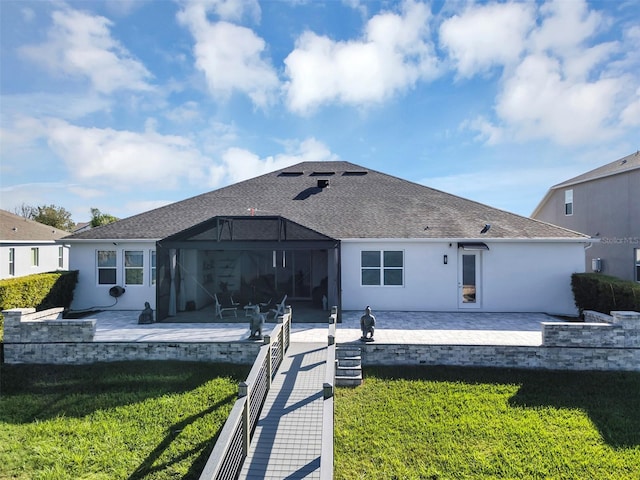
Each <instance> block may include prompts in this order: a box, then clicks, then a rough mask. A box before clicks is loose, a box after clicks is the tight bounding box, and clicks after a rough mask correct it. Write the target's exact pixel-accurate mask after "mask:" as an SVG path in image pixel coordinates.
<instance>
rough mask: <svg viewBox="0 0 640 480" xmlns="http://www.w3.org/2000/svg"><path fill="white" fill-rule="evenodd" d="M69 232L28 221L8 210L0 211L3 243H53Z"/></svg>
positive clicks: (0, 231) (0, 234) (0, 237)
mask: <svg viewBox="0 0 640 480" xmlns="http://www.w3.org/2000/svg"><path fill="white" fill-rule="evenodd" d="M67 235H69V232H65V231H64V230H60V229H57V228H53V227H50V226H49V225H44V224H42V223H38V222H34V221H33V220H27V219H26V218H23V217H21V216H19V215H15V214H13V213H11V212H7V211H6V210H0V240H2V241H3V242H43V241H46V242H52V241H54V240H57V239H59V238H62V237H65V236H67Z"/></svg>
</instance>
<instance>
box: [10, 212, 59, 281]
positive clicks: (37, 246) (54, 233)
mask: <svg viewBox="0 0 640 480" xmlns="http://www.w3.org/2000/svg"><path fill="white" fill-rule="evenodd" d="M66 235H69V232H65V231H64V230H59V229H57V228H54V227H50V226H49V225H44V224H42V223H38V222H34V221H33V220H27V219H26V218H23V217H21V216H19V215H14V214H13V213H10V212H7V211H6V210H0V278H13V277H23V276H25V275H31V274H33V273H43V272H51V271H55V270H68V269H69V245H68V244H66V243H56V240H58V239H60V238H62V237H65V236H66Z"/></svg>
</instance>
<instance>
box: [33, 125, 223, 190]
mask: <svg viewBox="0 0 640 480" xmlns="http://www.w3.org/2000/svg"><path fill="white" fill-rule="evenodd" d="M44 128H45V131H46V138H47V142H48V144H49V147H50V148H51V150H52V151H53V152H55V153H56V154H57V155H58V156H59V157H60V158H61V159H62V160H63V161H64V163H65V165H66V167H67V169H68V171H69V172H70V173H71V175H73V177H74V178H75V179H76V181H81V182H83V183H84V184H90V185H91V186H92V187H95V186H106V185H109V186H112V187H113V188H114V189H133V188H136V187H137V186H141V185H161V186H162V187H163V188H173V187H176V186H178V185H179V184H181V183H183V182H184V181H188V182H190V183H192V184H199V183H202V178H203V177H204V175H205V173H206V171H207V167H208V164H209V163H210V161H209V159H207V158H206V157H203V156H202V155H201V154H200V153H199V152H198V150H197V149H196V148H195V147H194V145H192V143H191V142H190V141H189V140H188V139H186V138H184V137H180V136H175V135H161V134H159V133H156V132H154V131H152V130H148V131H145V132H144V133H137V132H130V131H123V130H113V129H110V128H106V129H100V128H84V127H79V126H75V125H71V124H69V123H67V122H64V121H62V120H50V121H47V122H46V123H45V124H44Z"/></svg>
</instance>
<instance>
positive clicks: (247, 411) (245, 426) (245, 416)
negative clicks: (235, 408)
mask: <svg viewBox="0 0 640 480" xmlns="http://www.w3.org/2000/svg"><path fill="white" fill-rule="evenodd" d="M238 397H240V398H244V399H245V401H244V408H243V409H242V453H243V454H244V456H245V457H246V456H247V455H249V448H250V446H251V425H250V421H251V420H250V418H251V405H250V400H251V395H250V394H249V385H247V383H246V382H240V383H239V384H238Z"/></svg>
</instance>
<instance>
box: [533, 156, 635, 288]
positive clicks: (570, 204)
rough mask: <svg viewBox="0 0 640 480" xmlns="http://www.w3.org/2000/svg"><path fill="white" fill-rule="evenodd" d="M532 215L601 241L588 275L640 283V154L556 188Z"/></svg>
mask: <svg viewBox="0 0 640 480" xmlns="http://www.w3.org/2000/svg"><path fill="white" fill-rule="evenodd" d="M531 216H532V218H535V219H537V220H542V221H545V222H549V223H552V224H554V225H559V226H562V227H565V228H569V229H571V230H576V231H578V232H584V233H586V234H588V235H590V236H591V237H594V238H597V239H599V240H600V241H599V242H597V243H594V244H593V246H592V247H591V248H589V249H588V250H587V251H586V257H585V262H586V267H585V268H586V271H588V272H591V271H595V272H602V273H605V274H607V275H613V276H615V277H619V278H622V279H624V280H635V281H636V282H640V152H636V153H633V154H631V155H628V156H626V157H624V158H621V159H619V160H616V161H615V162H611V163H608V164H607V165H604V166H602V167H599V168H596V169H595V170H591V171H590V172H587V173H585V174H583V175H580V176H578V177H575V178H572V179H570V180H567V181H566V182H562V183H559V184H558V185H555V186H553V187H551V188H550V189H549V191H548V192H547V194H546V195H545V197H544V198H543V199H542V201H541V202H540V204H539V205H538V206H537V207H536V209H535V210H534V212H533V213H532V214H531Z"/></svg>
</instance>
